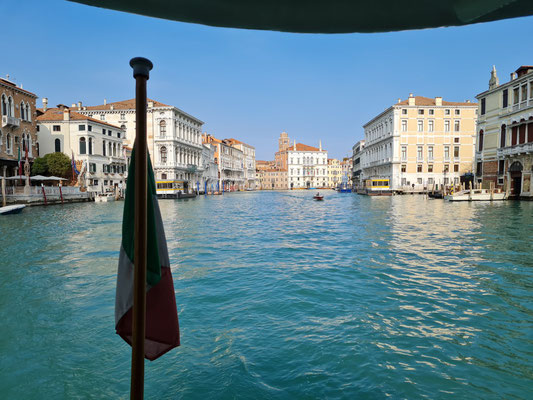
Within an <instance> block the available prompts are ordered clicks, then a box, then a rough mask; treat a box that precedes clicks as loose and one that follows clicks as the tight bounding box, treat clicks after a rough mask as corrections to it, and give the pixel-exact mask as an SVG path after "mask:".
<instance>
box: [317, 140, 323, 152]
mask: <svg viewBox="0 0 533 400" xmlns="http://www.w3.org/2000/svg"><path fill="white" fill-rule="evenodd" d="M318 149H319V150H320V151H322V140H319V141H318Z"/></svg>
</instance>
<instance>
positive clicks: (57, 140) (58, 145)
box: [54, 139, 61, 153]
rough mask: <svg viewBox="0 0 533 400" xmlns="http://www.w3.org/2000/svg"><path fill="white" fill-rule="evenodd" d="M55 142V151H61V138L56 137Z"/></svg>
mask: <svg viewBox="0 0 533 400" xmlns="http://www.w3.org/2000/svg"><path fill="white" fill-rule="evenodd" d="M54 143H55V152H56V153H61V140H59V139H56V140H55V141H54Z"/></svg>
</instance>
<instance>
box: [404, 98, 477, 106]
mask: <svg viewBox="0 0 533 400" xmlns="http://www.w3.org/2000/svg"><path fill="white" fill-rule="evenodd" d="M414 99H415V105H417V106H436V104H435V99H431V98H429V97H423V96H414ZM394 105H395V106H406V105H409V99H407V100H404V101H401V102H399V103H396V104H394ZM442 105H443V106H477V103H466V102H455V101H444V100H443V101H442Z"/></svg>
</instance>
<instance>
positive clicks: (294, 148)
mask: <svg viewBox="0 0 533 400" xmlns="http://www.w3.org/2000/svg"><path fill="white" fill-rule="evenodd" d="M293 150H294V151H296V139H295V140H294V147H293Z"/></svg>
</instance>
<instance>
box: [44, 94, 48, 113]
mask: <svg viewBox="0 0 533 400" xmlns="http://www.w3.org/2000/svg"><path fill="white" fill-rule="evenodd" d="M47 109H48V98H47V97H43V111H46V110H47Z"/></svg>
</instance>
